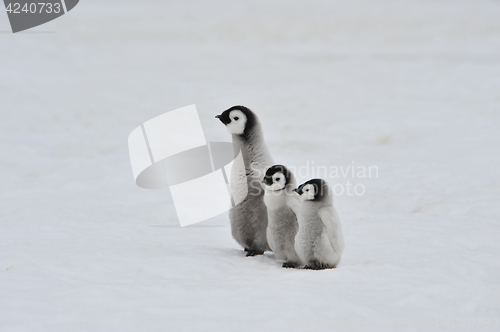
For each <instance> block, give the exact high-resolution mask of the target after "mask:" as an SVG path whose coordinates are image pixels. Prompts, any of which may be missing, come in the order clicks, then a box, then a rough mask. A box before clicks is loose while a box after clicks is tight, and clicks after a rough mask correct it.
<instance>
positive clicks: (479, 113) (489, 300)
mask: <svg viewBox="0 0 500 332" xmlns="http://www.w3.org/2000/svg"><path fill="white" fill-rule="evenodd" d="M499 17H500V2H498V1H487V0H481V1H462V0H449V1H443V0H437V1H416V0H415V1H409V0H397V1H396V0H394V1H388V0H387V1H386V0H379V1H358V0H356V1H343V2H341V1H326V0H318V1H290V0H286V1H285V0H277V1H264V0H256V1H251V2H250V1H247V2H243V1H238V2H236V1H231V2H230V1H204V0H197V1H180V0H179V1H168V2H166V1H160V0H150V1H130V0H129V1H123V0H122V1H118V0H110V1H104V0H100V1H97V0H85V1H81V2H80V3H79V4H78V6H77V7H75V9H73V10H72V11H71V12H70V13H68V14H67V15H65V16H63V17H61V18H59V19H57V20H54V21H53V22H50V23H48V24H45V25H42V26H40V27H37V28H35V29H33V30H29V31H27V32H24V33H19V34H12V33H10V32H9V30H10V28H9V25H8V21H7V17H6V14H5V12H4V11H2V12H0V112H1V118H0V147H1V150H0V151H1V155H0V170H1V175H0V179H1V186H0V197H1V199H0V331H288V330H293V331H306V330H331V329H332V328H335V327H342V326H343V327H344V328H345V329H347V330H349V329H355V330H370V331H371V330H380V331H387V330H391V328H386V327H387V326H388V325H387V324H393V325H391V326H392V329H393V330H440V331H443V330H447V329H449V330H456V329H453V328H452V327H453V325H452V324H454V321H453V319H457V321H456V323H457V324H471V325H469V326H470V327H471V328H467V327H464V326H462V328H459V329H460V330H464V329H467V330H471V329H472V330H494V329H493V327H494V326H495V325H494V324H495V321H494V319H497V320H496V326H497V328H499V327H498V324H499V322H498V319H499V318H500V287H499V286H500V243H499V241H498V238H499V234H500V204H499V203H500V201H499V198H500V170H499V161H500V157H499V153H498V151H499V147H500V131H499V125H500V97H499V96H500V94H499V91H500V19H499ZM193 103H195V104H196V105H197V108H198V110H199V112H200V115H201V117H202V119H201V121H202V124H203V126H204V129H205V133H206V136H207V139H208V140H209V141H227V140H229V134H228V133H227V132H226V130H225V129H224V128H223V126H222V125H221V124H220V123H219V121H218V120H217V119H214V116H215V115H216V114H220V113H221V111H223V110H225V109H227V108H229V107H230V106H232V105H235V104H243V105H246V106H248V107H250V108H252V109H253V110H255V111H256V112H257V113H258V115H259V116H260V118H261V120H262V123H263V127H264V131H265V135H266V139H267V142H268V145H269V148H270V150H271V153H272V154H273V157H274V158H275V161H276V162H278V163H282V164H285V165H287V166H295V167H297V168H299V167H300V166H305V165H306V164H307V163H309V165H311V164H312V163H313V162H314V165H315V166H321V165H323V166H327V167H330V166H338V167H340V166H342V167H344V168H346V167H348V166H352V165H355V166H364V167H368V166H377V167H378V178H376V177H374V176H372V178H368V179H364V178H357V177H354V178H352V177H351V176H348V178H343V177H342V176H341V177H340V178H338V179H330V180H329V181H330V183H331V184H332V185H333V184H337V183H338V184H342V185H345V184H346V181H350V183H352V184H363V185H364V186H365V189H366V192H365V194H364V195H363V196H356V195H350V196H349V195H347V194H345V193H344V195H339V196H338V197H336V200H335V205H336V208H337V210H338V212H339V214H340V217H341V220H342V225H343V230H344V236H345V242H346V248H345V253H344V257H343V260H342V263H341V264H340V266H339V267H338V268H337V269H334V270H326V271H305V270H294V269H282V268H281V264H280V262H278V261H276V260H274V259H273V256H272V254H266V255H265V256H261V257H254V258H246V257H244V253H243V251H242V250H241V249H240V248H239V247H238V245H237V244H236V242H235V241H234V240H233V239H232V238H231V234H230V228H229V222H228V217H227V214H225V215H221V216H218V217H216V218H213V219H211V220H208V221H206V222H203V223H200V224H196V225H193V226H190V227H185V228H180V227H179V226H178V222H177V217H176V214H175V209H174V206H173V204H172V201H171V198H170V195H169V193H168V191H155V190H144V189H140V188H139V187H137V186H135V184H134V181H133V176H132V169H131V166H130V161H129V157H128V149H127V137H128V134H129V133H130V132H131V131H132V130H133V129H134V128H136V127H137V126H138V125H140V124H141V123H143V122H144V121H147V120H149V119H151V118H153V117H155V116H157V115H160V114H163V113H164V112H167V111H169V110H174V109H177V108H179V107H182V106H186V105H190V104H193ZM353 162H354V163H353ZM296 175H297V178H298V181H305V180H307V179H308V178H307V177H303V176H300V174H296ZM351 189H352V187H351ZM358 189H359V188H358ZM488 319H490V321H488ZM488 322H489V324H490V325H489V329H488V325H487V324H488ZM447 323H448V324H449V326H447V325H446V324H447ZM342 324H343V325H342ZM356 324H358V325H356ZM363 324H373V325H372V326H370V327H367V326H365V325H363ZM377 324H379V325H377ZM381 324H386V325H385V326H382V325H381ZM405 324H406V327H405ZM419 324H422V325H419ZM436 324H437V325H436ZM436 326H438V328H435V327H436Z"/></svg>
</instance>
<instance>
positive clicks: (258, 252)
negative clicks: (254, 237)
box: [246, 249, 264, 257]
mask: <svg viewBox="0 0 500 332" xmlns="http://www.w3.org/2000/svg"><path fill="white" fill-rule="evenodd" d="M246 252H247V257H251V256H257V255H264V251H261V250H253V249H248V250H246Z"/></svg>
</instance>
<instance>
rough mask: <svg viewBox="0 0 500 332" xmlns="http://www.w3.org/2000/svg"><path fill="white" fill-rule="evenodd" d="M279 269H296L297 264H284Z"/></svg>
mask: <svg viewBox="0 0 500 332" xmlns="http://www.w3.org/2000/svg"><path fill="white" fill-rule="evenodd" d="M281 267H284V268H291V269H293V268H295V267H297V263H294V262H284V263H283V265H282V266H281Z"/></svg>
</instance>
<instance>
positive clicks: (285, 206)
mask: <svg viewBox="0 0 500 332" xmlns="http://www.w3.org/2000/svg"><path fill="white" fill-rule="evenodd" d="M262 182H263V183H264V185H265V194H264V203H265V204H266V207H267V216H268V225H267V241H268V243H269V246H270V247H271V249H272V251H273V252H274V256H275V257H276V258H277V259H279V260H282V261H284V263H283V267H297V266H299V265H302V263H301V261H300V258H299V256H298V255H297V252H296V251H295V235H296V234H297V231H298V229H299V224H298V223H297V213H298V212H299V210H300V202H299V199H298V196H297V195H296V194H295V193H294V192H293V189H294V188H296V187H297V181H296V180H295V177H294V176H293V174H292V172H290V171H289V170H288V169H287V168H286V167H285V166H283V165H274V166H272V167H270V168H268V169H267V171H266V175H265V176H264V180H263V181H262Z"/></svg>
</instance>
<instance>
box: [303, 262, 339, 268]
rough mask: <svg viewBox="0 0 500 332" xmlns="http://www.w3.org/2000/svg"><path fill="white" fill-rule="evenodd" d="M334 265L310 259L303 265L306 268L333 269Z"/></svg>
mask: <svg viewBox="0 0 500 332" xmlns="http://www.w3.org/2000/svg"><path fill="white" fill-rule="evenodd" d="M335 267H336V266H332V265H330V264H325V263H321V262H319V261H311V262H309V264H307V265H306V266H304V269H306V270H324V269H334V268H335Z"/></svg>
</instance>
